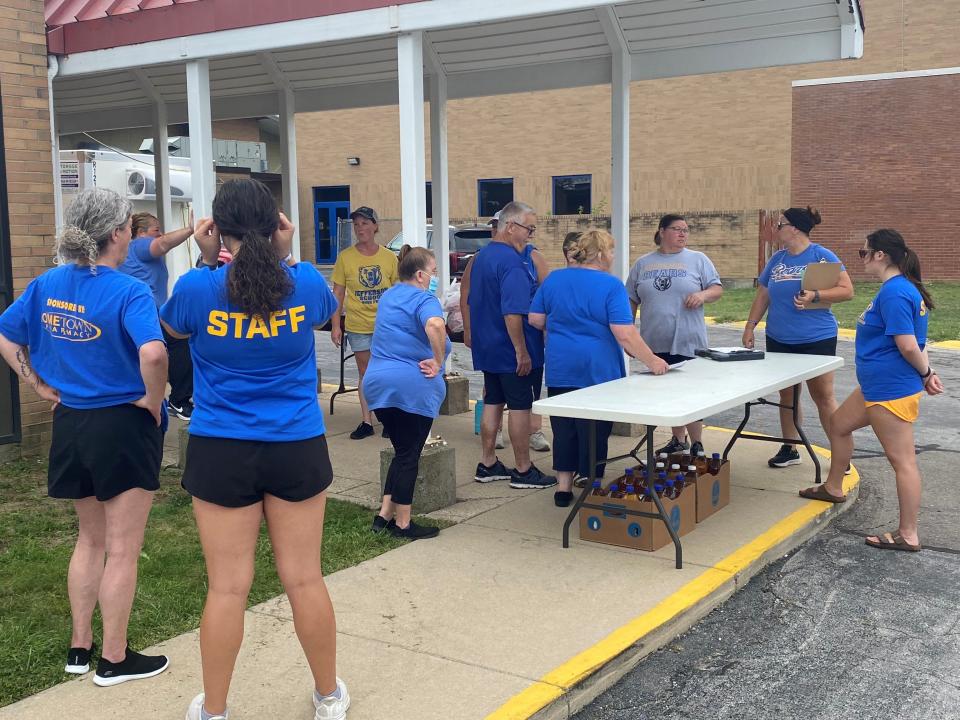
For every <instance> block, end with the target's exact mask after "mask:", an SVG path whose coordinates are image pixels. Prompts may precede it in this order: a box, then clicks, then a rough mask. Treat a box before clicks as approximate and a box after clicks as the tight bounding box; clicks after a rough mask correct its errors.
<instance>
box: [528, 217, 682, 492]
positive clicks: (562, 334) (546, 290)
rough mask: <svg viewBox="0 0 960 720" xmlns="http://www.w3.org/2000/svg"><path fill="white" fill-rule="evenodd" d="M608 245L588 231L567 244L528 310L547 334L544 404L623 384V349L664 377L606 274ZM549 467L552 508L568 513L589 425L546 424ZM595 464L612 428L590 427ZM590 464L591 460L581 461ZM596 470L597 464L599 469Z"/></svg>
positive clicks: (604, 236) (621, 292)
mask: <svg viewBox="0 0 960 720" xmlns="http://www.w3.org/2000/svg"><path fill="white" fill-rule="evenodd" d="M613 250H614V239H613V237H612V236H611V235H610V233H608V232H606V231H604V230H588V231H587V232H584V233H581V234H580V236H579V237H577V238H576V239H575V240H573V241H572V243H571V245H570V247H569V251H568V254H567V256H568V258H569V260H570V261H571V262H572V263H573V264H572V265H571V266H570V267H567V268H564V269H562V270H554V271H553V272H552V273H550V275H549V276H548V277H547V279H546V280H544V282H543V285H541V286H540V289H539V290H538V291H537V294H536V296H534V298H533V303H532V304H531V306H530V314H529V321H530V324H531V325H533V326H534V327H537V328H540V329H542V330H546V338H547V342H546V358H545V361H546V362H545V366H546V374H547V397H553V396H555V395H562V394H564V393H568V392H571V391H573V390H578V389H580V388H584V387H590V386H591V385H598V384H600V383H604V382H608V381H610V380H616V379H618V378H622V377H625V376H626V374H627V369H626V367H625V366H624V362H623V352H622V351H621V348H622V349H623V350H626V351H627V353H628V354H629V355H630V356H631V357H635V358H637V359H639V360H640V361H641V362H643V363H644V364H645V365H646V366H647V367H649V368H650V369H651V370H652V371H653V373H654V374H655V375H662V374H663V373H665V372H667V370H668V366H667V363H666V362H664V361H663V360H661V359H660V358H658V357H657V356H656V355H654V354H653V352H652V351H651V350H650V348H649V347H647V344H646V343H645V342H644V341H643V339H642V338H641V337H640V333H639V332H638V331H637V328H636V327H635V326H634V324H633V316H632V315H631V313H630V303H629V300H628V299H627V292H626V290H625V289H624V287H623V284H622V283H621V282H620V281H619V280H618V279H617V278H616V277H614V276H613V275H611V274H610V267H611V266H612V264H613ZM550 425H551V427H552V428H553V438H554V442H553V447H554V454H553V467H554V470H556V471H557V482H558V484H559V489H558V490H557V491H556V492H555V493H554V503H555V504H556V505H557V506H558V507H566V506H568V505H569V504H570V503H571V502H572V501H573V492H572V491H571V488H572V485H573V476H574V473H576V472H577V470H578V469H579V468H580V467H582V465H583V463H582V462H581V456H582V455H583V454H584V453H586V452H587V450H586V448H587V447H588V446H589V440H590V430H589V428H590V423H589V422H588V421H586V420H575V419H573V418H560V417H551V418H550ZM596 426H597V431H596V443H597V444H596V448H597V458H598V461H601V462H602V460H603V459H605V458H606V456H607V440H608V439H609V437H610V431H611V430H612V429H613V424H612V423H610V422H598V423H596ZM586 463H587V464H588V463H589V460H587V461H586ZM598 464H599V463H598Z"/></svg>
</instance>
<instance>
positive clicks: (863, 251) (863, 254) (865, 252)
mask: <svg viewBox="0 0 960 720" xmlns="http://www.w3.org/2000/svg"><path fill="white" fill-rule="evenodd" d="M857 252H858V253H859V254H860V259H861V260H866V259H867V255H873V253H875V252H876V250H870V249H869V248H860V249H859V250H857Z"/></svg>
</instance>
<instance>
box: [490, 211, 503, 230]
mask: <svg viewBox="0 0 960 720" xmlns="http://www.w3.org/2000/svg"><path fill="white" fill-rule="evenodd" d="M494 223H497V224H498V225H499V224H500V211H499V210H497V211H496V212H495V213H494V214H493V217H492V218H490V220H489V222H487V227H493V224H494Z"/></svg>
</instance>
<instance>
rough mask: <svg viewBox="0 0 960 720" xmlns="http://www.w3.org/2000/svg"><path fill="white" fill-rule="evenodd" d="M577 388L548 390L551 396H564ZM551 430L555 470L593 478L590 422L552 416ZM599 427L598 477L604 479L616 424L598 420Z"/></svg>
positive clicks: (552, 388) (597, 425) (551, 388)
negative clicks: (591, 473) (608, 448)
mask: <svg viewBox="0 0 960 720" xmlns="http://www.w3.org/2000/svg"><path fill="white" fill-rule="evenodd" d="M577 389H578V388H564V387H548V388H547V397H555V396H557V395H563V394H564V393H568V392H573V391H574V390H577ZM550 427H551V428H552V429H553V469H554V470H556V471H557V472H577V473H580V475H582V476H583V477H590V421H589V420H578V419H575V418H565V417H552V416H551V418H550ZM596 427H597V467H596V472H597V474H596V476H597V477H598V478H602V477H603V472H604V470H605V469H606V467H607V463H606V460H607V441H608V440H609V439H610V432H611V431H612V430H613V423H612V422H609V421H607V420H598V421H597V424H596Z"/></svg>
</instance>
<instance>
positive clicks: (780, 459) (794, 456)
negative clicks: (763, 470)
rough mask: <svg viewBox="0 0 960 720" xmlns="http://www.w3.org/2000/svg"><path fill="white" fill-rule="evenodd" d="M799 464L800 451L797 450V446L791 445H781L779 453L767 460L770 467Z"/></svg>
mask: <svg viewBox="0 0 960 720" xmlns="http://www.w3.org/2000/svg"><path fill="white" fill-rule="evenodd" d="M799 464H800V453H798V452H797V450H796V448H792V447H790V446H789V445H781V446H780V450H779V451H778V452H777V454H776V455H774V456H773V457H772V458H770V459H769V460H767V465H769V466H770V467H778V468H785V467H790V466H791V465H799Z"/></svg>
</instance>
